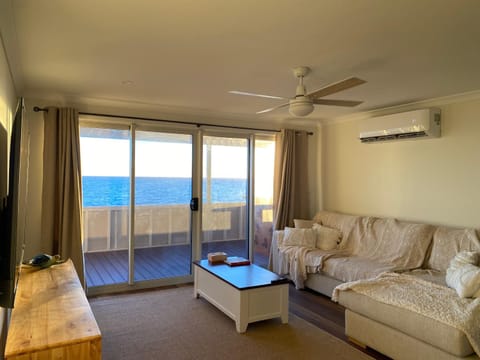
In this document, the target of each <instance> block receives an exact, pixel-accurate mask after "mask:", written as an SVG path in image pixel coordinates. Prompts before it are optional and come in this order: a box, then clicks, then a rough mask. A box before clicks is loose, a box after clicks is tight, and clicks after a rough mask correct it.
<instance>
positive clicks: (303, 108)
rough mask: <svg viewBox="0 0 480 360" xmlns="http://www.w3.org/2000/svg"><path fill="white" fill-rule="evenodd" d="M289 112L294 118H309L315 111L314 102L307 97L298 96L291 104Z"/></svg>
mask: <svg viewBox="0 0 480 360" xmlns="http://www.w3.org/2000/svg"><path fill="white" fill-rule="evenodd" d="M289 105H290V106H289V108H288V111H289V112H290V114H292V115H293V116H307V115H308V114H310V113H311V112H312V111H313V102H312V99H310V98H309V97H307V96H297V97H295V99H291V100H290V102H289Z"/></svg>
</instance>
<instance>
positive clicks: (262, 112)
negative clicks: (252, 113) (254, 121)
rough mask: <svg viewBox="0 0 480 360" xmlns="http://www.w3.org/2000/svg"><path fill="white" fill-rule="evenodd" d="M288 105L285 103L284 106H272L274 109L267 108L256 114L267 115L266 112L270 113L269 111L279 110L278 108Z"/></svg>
mask: <svg viewBox="0 0 480 360" xmlns="http://www.w3.org/2000/svg"><path fill="white" fill-rule="evenodd" d="M288 104H289V103H285V104H282V105H278V106H274V107H271V108H268V109H265V110H261V111H257V112H256V114H265V113H267V112H270V111H273V110H276V109H279V108H282V107H285V106H288Z"/></svg>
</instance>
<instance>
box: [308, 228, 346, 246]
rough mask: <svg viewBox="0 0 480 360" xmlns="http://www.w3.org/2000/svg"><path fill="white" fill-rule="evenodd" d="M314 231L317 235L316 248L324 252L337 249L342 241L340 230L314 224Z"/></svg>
mask: <svg viewBox="0 0 480 360" xmlns="http://www.w3.org/2000/svg"><path fill="white" fill-rule="evenodd" d="M313 230H314V231H315V234H316V244H315V246H316V247H317V248H319V249H322V250H333V249H336V248H337V246H338V244H340V241H341V239H342V233H341V232H340V230H337V229H334V228H329V227H327V226H322V225H320V224H314V225H313Z"/></svg>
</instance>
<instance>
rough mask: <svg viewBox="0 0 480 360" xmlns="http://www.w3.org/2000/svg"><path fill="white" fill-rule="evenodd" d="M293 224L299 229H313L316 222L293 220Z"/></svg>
mask: <svg viewBox="0 0 480 360" xmlns="http://www.w3.org/2000/svg"><path fill="white" fill-rule="evenodd" d="M293 224H294V225H295V227H296V228H299V229H311V228H312V226H313V224H314V222H313V220H303V219H293Z"/></svg>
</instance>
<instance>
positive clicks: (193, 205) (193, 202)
mask: <svg viewBox="0 0 480 360" xmlns="http://www.w3.org/2000/svg"><path fill="white" fill-rule="evenodd" d="M190 210H192V211H198V197H194V198H192V200H190Z"/></svg>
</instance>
